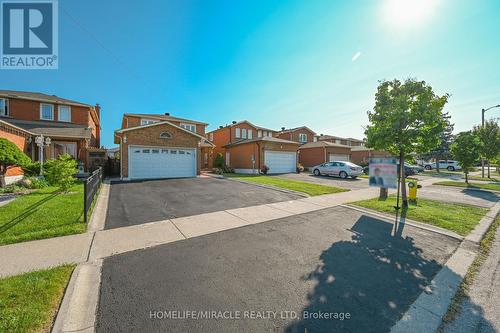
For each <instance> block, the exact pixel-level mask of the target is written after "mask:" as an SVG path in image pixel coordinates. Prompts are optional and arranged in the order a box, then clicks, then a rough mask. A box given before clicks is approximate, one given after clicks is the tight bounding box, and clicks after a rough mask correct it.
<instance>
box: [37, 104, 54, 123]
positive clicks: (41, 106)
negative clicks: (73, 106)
mask: <svg viewBox="0 0 500 333" xmlns="http://www.w3.org/2000/svg"><path fill="white" fill-rule="evenodd" d="M44 105H50V106H51V107H52V118H51V119H46V118H43V112H42V108H43V106H44ZM40 120H54V104H49V103H40Z"/></svg>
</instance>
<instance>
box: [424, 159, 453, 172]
mask: <svg viewBox="0 0 500 333" xmlns="http://www.w3.org/2000/svg"><path fill="white" fill-rule="evenodd" d="M435 168H436V162H432V163H431V162H427V163H425V164H424V169H425V170H432V169H435ZM439 169H446V170H448V171H455V170H462V167H461V166H460V164H459V163H458V162H457V161H452V160H447V161H446V160H440V161H439Z"/></svg>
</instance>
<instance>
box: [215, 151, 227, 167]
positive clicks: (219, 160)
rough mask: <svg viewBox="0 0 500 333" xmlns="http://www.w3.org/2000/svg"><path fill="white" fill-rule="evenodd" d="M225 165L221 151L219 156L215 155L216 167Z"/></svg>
mask: <svg viewBox="0 0 500 333" xmlns="http://www.w3.org/2000/svg"><path fill="white" fill-rule="evenodd" d="M224 165H225V163H224V156H222V154H221V153H218V154H217V156H215V160H214V167H216V168H222V167H223V166H224Z"/></svg>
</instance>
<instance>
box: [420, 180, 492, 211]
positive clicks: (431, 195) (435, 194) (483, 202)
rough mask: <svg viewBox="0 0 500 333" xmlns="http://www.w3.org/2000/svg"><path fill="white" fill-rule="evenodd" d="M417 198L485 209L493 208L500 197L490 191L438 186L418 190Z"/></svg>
mask: <svg viewBox="0 0 500 333" xmlns="http://www.w3.org/2000/svg"><path fill="white" fill-rule="evenodd" d="M418 197H420V198H425V199H432V200H438V201H444V202H452V203H461V204H466V205H474V206H479V207H485V208H490V207H493V205H494V204H495V203H496V202H497V201H498V200H500V195H498V193H495V192H492V191H477V190H470V189H466V188H459V187H452V186H439V185H430V186H424V187H422V188H421V189H419V190H418Z"/></svg>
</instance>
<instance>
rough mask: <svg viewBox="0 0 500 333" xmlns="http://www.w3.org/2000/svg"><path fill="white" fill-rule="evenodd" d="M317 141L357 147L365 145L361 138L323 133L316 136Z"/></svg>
mask: <svg viewBox="0 0 500 333" xmlns="http://www.w3.org/2000/svg"><path fill="white" fill-rule="evenodd" d="M317 141H328V142H331V143H336V144H339V145H344V146H350V147H358V146H361V147H363V146H364V145H365V142H364V141H363V140H359V139H354V138H341V137H339V136H333V135H323V134H320V135H319V136H318V137H317Z"/></svg>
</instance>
